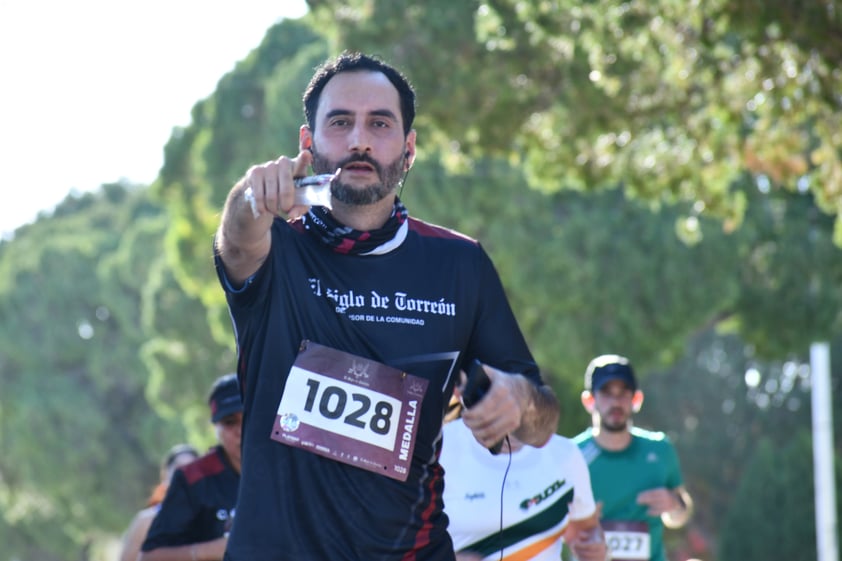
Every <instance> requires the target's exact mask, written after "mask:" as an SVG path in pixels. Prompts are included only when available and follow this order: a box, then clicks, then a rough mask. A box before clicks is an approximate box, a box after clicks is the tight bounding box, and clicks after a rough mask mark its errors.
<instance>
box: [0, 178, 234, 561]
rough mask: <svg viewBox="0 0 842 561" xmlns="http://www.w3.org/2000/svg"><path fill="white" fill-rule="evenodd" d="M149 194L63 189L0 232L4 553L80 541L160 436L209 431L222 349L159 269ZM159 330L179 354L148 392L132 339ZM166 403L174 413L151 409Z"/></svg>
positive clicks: (82, 544) (179, 437) (106, 519)
mask: <svg viewBox="0 0 842 561" xmlns="http://www.w3.org/2000/svg"><path fill="white" fill-rule="evenodd" d="M146 195H147V191H146V190H145V189H138V188H132V187H129V186H124V185H106V186H103V188H102V190H101V191H100V192H99V193H95V194H88V195H85V196H83V197H81V198H78V199H77V198H74V197H70V198H68V199H67V200H66V201H65V202H64V203H62V204H61V205H60V206H59V207H58V208H57V209H56V212H55V214H54V216H52V217H50V218H43V219H42V220H39V221H38V222H37V223H35V224H32V225H31V226H28V227H26V228H23V229H20V230H19V231H18V232H16V235H15V238H14V239H13V240H12V241H11V242H3V243H2V244H0V318H3V320H2V321H1V322H0V387H2V388H3V391H2V392H0V450H2V454H0V512H2V513H3V514H2V516H0V542H2V543H3V544H4V553H3V555H8V557H3V558H4V559H7V558H8V559H11V558H15V557H17V558H28V559H31V558H50V557H52V558H55V559H66V558H68V556H69V553H70V552H77V553H79V555H81V552H82V551H85V550H87V549H88V548H89V547H91V546H92V544H93V543H94V542H95V541H96V540H97V539H99V538H100V537H101V534H102V533H103V532H112V533H118V532H120V531H122V530H123V528H124V527H125V524H127V522H128V520H129V519H130V518H131V516H132V515H133V513H134V511H135V510H137V509H138V508H140V507H142V506H143V503H144V500H145V497H146V495H147V493H148V492H149V490H150V489H151V488H152V486H153V485H154V484H155V483H157V479H158V462H159V458H160V457H161V455H162V454H163V453H164V451H165V450H166V449H167V448H169V446H170V445H171V444H173V443H175V442H177V441H184V440H186V439H187V438H188V431H189V432H190V433H192V436H190V437H189V438H190V439H191V440H192V441H193V442H194V443H196V444H199V443H203V444H207V443H208V441H209V440H208V435H207V432H208V430H207V427H208V421H207V408H206V406H205V405H204V395H205V392H206V391H207V388H208V386H209V383H210V381H211V380H212V379H213V377H214V376H215V375H217V374H218V373H222V372H225V371H230V370H232V365H233V360H232V357H231V355H230V354H229V355H227V356H226V355H225V354H224V353H223V352H221V349H219V348H218V347H217V348H214V346H213V345H212V344H210V338H209V334H208V330H207V327H206V326H205V322H204V315H205V312H204V308H203V307H201V306H200V305H199V304H198V303H197V302H196V301H191V300H190V299H189V298H186V297H185V295H184V294H183V293H182V292H181V291H180V289H179V288H178V285H177V284H176V283H175V279H174V277H173V276H172V275H171V274H168V273H167V267H166V265H165V263H164V261H163V258H164V252H163V238H164V229H165V226H166V221H165V220H164V219H163V214H162V212H161V209H160V207H158V206H155V205H154V204H152V203H150V202H149V201H148V199H147V198H146ZM148 280H149V281H151V282H147V281H148ZM203 334H204V336H203ZM160 339H166V340H167V341H168V342H169V343H170V345H179V344H180V345H181V346H183V347H184V348H187V349H189V352H188V353H187V357H188V358H189V359H190V360H189V361H187V362H186V363H183V364H180V365H178V366H179V367H178V368H176V367H175V366H174V365H173V363H172V362H170V363H164V364H163V366H164V367H166V368H167V371H166V374H163V375H165V376H166V378H167V383H166V386H165V388H166V390H165V391H162V392H160V394H159V395H151V396H150V397H151V398H153V401H151V402H150V401H147V399H146V398H145V388H146V386H147V378H148V376H149V372H148V370H147V366H146V364H145V363H144V361H143V360H142V358H144V357H143V355H142V353H141V352H140V349H143V348H147V347H148V346H149V345H151V344H152V342H154V341H156V340H160ZM210 357H212V358H210ZM147 358H148V357H147ZM153 372H154V370H153ZM167 407H168V408H169V410H171V411H173V412H177V414H176V413H173V415H171V416H170V418H168V419H162V418H161V417H159V416H158V415H156V414H155V410H156V409H166V408H167ZM182 417H184V418H186V420H185V421H184V422H182V420H183V419H182ZM191 419H192V422H191ZM27 552H28V553H27ZM71 556H72V555H71Z"/></svg>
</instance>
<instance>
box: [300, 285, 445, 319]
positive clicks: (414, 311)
mask: <svg viewBox="0 0 842 561" xmlns="http://www.w3.org/2000/svg"><path fill="white" fill-rule="evenodd" d="M307 283H308V285H309V287H310V291H311V292H312V293H313V295H314V296H317V297H319V298H326V299H327V300H329V301H330V302H331V303H333V305H334V310H335V311H336V313H337V314H343V315H346V316H347V317H348V318H349V319H350V320H351V321H363V322H371V323H401V324H408V325H424V322H425V319H424V318H425V317H429V316H446V317H456V303H455V302H453V301H450V300H447V299H445V298H444V297H441V298H438V299H432V300H431V299H428V298H418V297H416V296H413V295H411V294H409V293H407V292H401V291H396V292H394V293H392V294H380V293H379V292H377V291H375V290H371V291H368V293H367V294H366V293H363V292H359V291H356V290H354V289H350V290H345V289H339V288H333V287H329V286H325V285H324V284H323V283H322V281H321V279H319V278H316V277H311V278H308V279H307Z"/></svg>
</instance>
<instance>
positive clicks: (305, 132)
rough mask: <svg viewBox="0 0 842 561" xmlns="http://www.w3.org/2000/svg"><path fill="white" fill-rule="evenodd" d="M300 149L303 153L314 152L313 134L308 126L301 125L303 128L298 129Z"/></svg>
mask: <svg viewBox="0 0 842 561" xmlns="http://www.w3.org/2000/svg"><path fill="white" fill-rule="evenodd" d="M298 149H299V150H300V151H302V152H303V151H304V150H309V151H310V152H312V151H313V134H312V133H311V132H310V127H308V126H307V125H301V128H299V129H298Z"/></svg>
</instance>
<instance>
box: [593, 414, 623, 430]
mask: <svg viewBox="0 0 842 561" xmlns="http://www.w3.org/2000/svg"><path fill="white" fill-rule="evenodd" d="M610 413H611V412H610V411H609V414H610ZM628 426H629V419H628V417H622V418H621V420H620V421H615V422H611V421H609V420H608V415H602V416H601V421H600V427H602V429H604V430H606V431H608V432H623V431H625V430H626V429H627V428H628Z"/></svg>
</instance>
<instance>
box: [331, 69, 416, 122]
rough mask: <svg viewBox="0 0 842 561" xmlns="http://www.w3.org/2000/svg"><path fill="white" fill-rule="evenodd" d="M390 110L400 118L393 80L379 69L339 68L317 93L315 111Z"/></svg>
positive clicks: (398, 102)
mask: <svg viewBox="0 0 842 561" xmlns="http://www.w3.org/2000/svg"><path fill="white" fill-rule="evenodd" d="M337 110H339V111H342V112H347V113H374V112H377V113H382V112H384V111H388V112H392V113H393V114H395V115H396V116H397V117H398V118H400V115H401V113H400V96H399V95H398V90H397V88H395V86H394V84H392V82H390V81H389V78H387V77H386V75H385V74H382V73H381V72H370V71H354V72H341V73H339V74H337V75H336V76H334V77H332V78H331V79H330V80H329V81H328V82H327V84H325V87H324V90H322V94H321V96H320V97H319V106H318V108H317V115H318V117H319V118H324V116H325V115H327V114H328V113H329V112H330V113H333V112H335V111H337Z"/></svg>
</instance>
